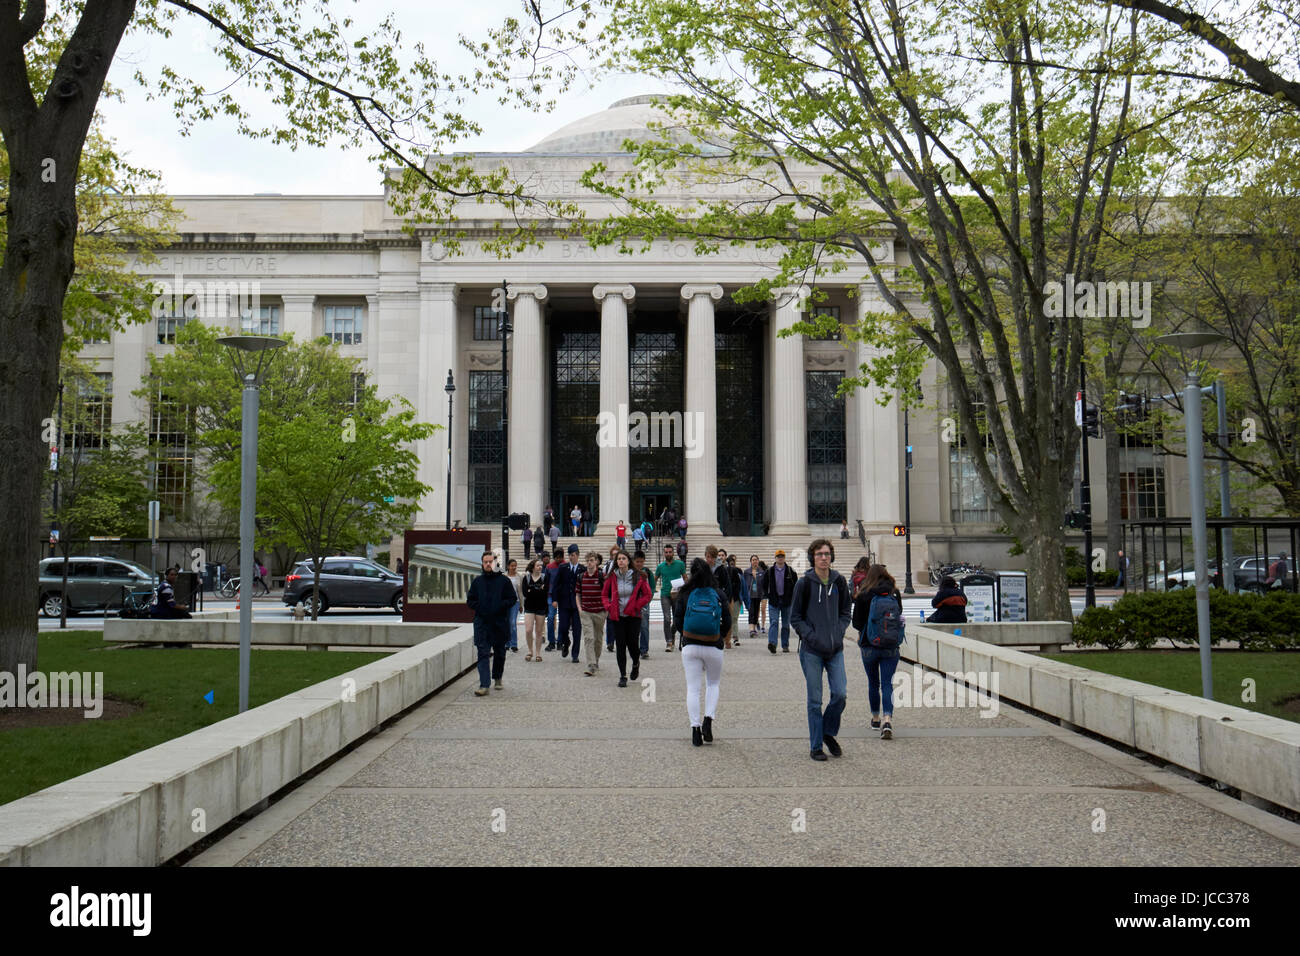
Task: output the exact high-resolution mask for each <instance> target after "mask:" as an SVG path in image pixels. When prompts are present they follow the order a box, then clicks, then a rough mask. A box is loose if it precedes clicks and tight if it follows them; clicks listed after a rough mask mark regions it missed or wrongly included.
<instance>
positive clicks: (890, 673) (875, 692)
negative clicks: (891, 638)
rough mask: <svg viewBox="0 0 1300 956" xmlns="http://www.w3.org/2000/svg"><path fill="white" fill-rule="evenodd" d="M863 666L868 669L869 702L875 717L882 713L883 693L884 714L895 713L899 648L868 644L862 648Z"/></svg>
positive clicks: (891, 714) (887, 715) (890, 714)
mask: <svg viewBox="0 0 1300 956" xmlns="http://www.w3.org/2000/svg"><path fill="white" fill-rule="evenodd" d="M862 666H863V667H865V668H866V669H867V702H868V703H870V704H871V714H872V716H873V717H874V716H875V715H876V714H879V713H881V709H880V706H881V701H880V695H881V694H882V693H883V694H884V696H885V700H884V708H885V709H884V715H885V716H886V717H892V716H893V715H894V671H896V670H898V648H897V647H891V648H889V649H888V650H885V649H883V648H879V647H871V646H869V645H868V646H867V647H864V648H862Z"/></svg>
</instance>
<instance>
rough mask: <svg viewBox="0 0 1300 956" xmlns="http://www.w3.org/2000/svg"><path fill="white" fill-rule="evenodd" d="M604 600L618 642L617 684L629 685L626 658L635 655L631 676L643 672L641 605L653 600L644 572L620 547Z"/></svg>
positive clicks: (604, 593) (606, 580)
mask: <svg viewBox="0 0 1300 956" xmlns="http://www.w3.org/2000/svg"><path fill="white" fill-rule="evenodd" d="M600 597H601V604H602V605H603V606H604V608H605V613H606V614H608V615H609V620H610V621H612V622H613V624H614V640H615V642H616V643H617V646H618V686H619V687H626V686H627V659H628V656H629V655H631V657H632V679H633V680H636V679H637V677H638V676H639V674H640V672H641V652H640V647H641V609H642V608H643V607H645V606H646V605H647V604H649V603H650V582H649V581H647V580H646V576H645V572H643V571H636V570H635V569H633V567H632V559H631V558H630V557H628V554H627V552H626V551H622V550H620V551H619V552H618V554H616V555H615V556H614V573H613V574H611V575H609V577H607V578H605V586H604V588H603V589H602V590H601V595H600Z"/></svg>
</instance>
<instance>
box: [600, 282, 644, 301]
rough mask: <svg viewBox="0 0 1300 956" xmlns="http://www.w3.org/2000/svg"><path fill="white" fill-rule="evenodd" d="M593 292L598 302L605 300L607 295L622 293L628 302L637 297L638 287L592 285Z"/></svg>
mask: <svg viewBox="0 0 1300 956" xmlns="http://www.w3.org/2000/svg"><path fill="white" fill-rule="evenodd" d="M591 294H592V295H593V296H595V297H596V301H597V302H603V301H604V299H605V296H607V295H621V296H622V297H623V298H624V299H626V300H627V301H628V302H631V301H632V300H633V299H635V298H636V287H635V286H632V285H597V286H592V289H591Z"/></svg>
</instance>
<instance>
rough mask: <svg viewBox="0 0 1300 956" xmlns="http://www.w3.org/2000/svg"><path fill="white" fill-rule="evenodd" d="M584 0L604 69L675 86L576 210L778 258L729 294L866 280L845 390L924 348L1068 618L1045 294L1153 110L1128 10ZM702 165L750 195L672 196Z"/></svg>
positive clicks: (1056, 326)
mask: <svg viewBox="0 0 1300 956" xmlns="http://www.w3.org/2000/svg"><path fill="white" fill-rule="evenodd" d="M599 8H600V12H601V14H602V16H603V18H604V19H603V20H602V22H601V26H600V33H599V37H598V39H597V40H596V41H595V43H596V44H597V46H598V49H599V51H600V54H601V55H603V56H604V57H605V63H606V65H607V66H609V67H610V68H612V69H616V70H622V71H628V72H635V73H640V74H649V75H650V76H654V77H660V78H662V79H664V80H666V81H668V82H669V83H670V84H671V85H672V86H673V87H674V88H675V89H679V90H682V91H683V92H682V93H680V94H674V95H670V96H666V97H665V103H666V104H667V106H668V107H669V109H670V110H671V120H669V121H667V122H666V123H665V124H664V128H663V129H662V130H661V135H659V136H658V137H657V139H656V141H654V142H650V143H642V144H635V150H636V152H635V156H634V163H633V165H632V168H631V169H627V168H624V167H622V166H618V167H612V166H604V165H599V164H598V165H597V166H596V167H595V168H593V169H592V170H591V171H589V173H588V174H587V176H586V178H585V182H586V183H587V184H588V185H589V186H590V187H591V188H593V189H596V190H598V191H600V192H602V193H604V194H606V195H608V196H609V197H611V198H612V199H614V200H615V201H616V202H617V203H618V205H619V211H618V213H617V214H615V215H614V216H612V217H610V218H608V219H605V220H603V221H601V222H598V223H597V222H593V223H591V224H590V225H589V226H588V227H587V228H588V233H589V235H590V237H591V240H592V242H593V243H598V244H599V243H611V244H619V245H621V246H623V247H627V248H630V247H633V246H635V245H636V244H638V243H643V242H647V241H649V240H651V239H655V238H658V237H661V236H670V237H677V236H680V237H687V238H693V239H695V240H696V248H697V250H698V251H700V252H704V253H708V252H712V251H715V250H717V249H719V248H720V247H721V246H722V245H725V244H728V243H752V244H754V245H757V246H760V247H771V248H774V249H777V250H779V251H780V253H781V256H782V258H781V269H780V273H779V274H778V275H775V276H773V277H772V279H771V280H770V281H764V282H760V283H757V284H756V285H755V286H754V287H752V288H751V289H749V290H745V292H744V293H743V294H742V295H739V296H737V298H751V299H756V298H765V297H767V296H768V295H769V293H770V289H771V288H772V287H773V286H778V285H794V284H797V283H799V282H803V281H806V282H810V283H811V284H813V285H814V286H815V285H816V283H817V282H818V281H822V280H824V279H825V278H827V277H829V276H832V275H834V274H836V273H841V274H842V273H843V272H844V270H849V271H850V275H849V276H845V277H844V278H849V279H850V283H851V284H852V279H858V280H859V281H861V282H863V283H865V284H868V285H870V286H874V289H875V291H876V293H878V295H879V296H880V298H881V299H882V300H883V306H884V307H883V309H881V310H880V311H872V312H870V313H869V314H867V316H866V318H865V321H864V322H863V323H862V324H861V325H860V326H859V327H857V328H856V329H854V330H852V332H851V333H850V336H849V337H850V338H851V339H853V340H856V341H862V340H865V341H866V342H868V343H869V344H870V345H871V346H873V347H874V348H875V349H877V355H878V357H877V358H875V359H873V360H871V361H868V362H867V363H865V364H864V365H863V366H862V367H861V368H860V370H859V371H860V374H859V375H857V376H855V377H852V378H849V379H847V380H846V382H845V388H846V389H853V388H860V387H862V386H864V385H866V384H868V383H871V384H874V385H877V386H879V387H881V388H883V389H885V390H886V391H887V392H890V393H897V392H903V391H905V390H907V389H909V388H910V387H911V384H912V383H913V382H914V381H915V380H916V378H917V375H918V371H919V368H920V366H921V364H922V362H923V361H924V360H925V358H926V356H927V355H928V356H929V357H931V358H932V359H933V360H935V361H937V363H938V365H939V366H940V368H941V370H942V373H943V375H944V377H945V379H946V386H947V390H948V392H949V394H950V396H951V402H952V407H953V411H954V413H955V417H956V418H957V419H958V421H959V423H960V427H961V430H962V433H963V434H966V435H976V434H981V435H986V436H987V443H973V444H975V445H980V444H984V445H985V447H984V449H983V450H981V449H975V450H974V453H973V454H972V463H973V465H974V467H975V469H976V472H977V474H978V476H979V479H980V481H981V483H982V484H983V486H984V488H985V489H986V491H987V493H988V496H989V499H990V501H991V502H992V504H993V506H994V508H995V510H996V511H997V514H998V516H999V518H1000V519H1001V521H1002V522H1003V523H1004V524H1005V525H1006V526H1007V527H1008V528H1009V529H1010V530H1011V532H1012V533H1013V534H1014V535H1015V536H1016V537H1018V538H1019V539H1020V541H1021V542H1022V543H1023V544H1024V547H1025V550H1026V553H1027V555H1028V558H1029V562H1030V565H1031V566H1032V567H1033V568H1034V569H1035V572H1036V573H1035V575H1034V577H1033V579H1032V583H1031V587H1032V588H1033V590H1034V597H1033V601H1034V603H1035V606H1036V607H1038V608H1040V609H1041V612H1042V613H1043V614H1044V615H1045V616H1049V617H1061V618H1068V616H1069V614H1070V608H1069V601H1068V592H1067V589H1066V577H1065V567H1064V561H1063V556H1062V542H1063V528H1062V524H1063V516H1064V514H1065V512H1066V510H1067V509H1068V505H1069V499H1070V493H1071V490H1072V485H1073V478H1074V468H1075V463H1076V460H1077V457H1076V456H1077V453H1078V447H1079V432H1078V429H1077V428H1076V427H1075V426H1074V424H1073V401H1074V393H1075V391H1076V390H1077V388H1078V382H1079V368H1080V362H1081V361H1082V357H1083V354H1084V327H1083V323H1082V322H1081V321H1079V320H1077V319H1071V318H1069V317H1066V316H1062V315H1060V314H1059V313H1058V314H1057V315H1052V314H1050V313H1051V308H1052V303H1051V302H1050V291H1049V288H1048V283H1049V282H1053V281H1055V282H1060V281H1062V280H1063V278H1064V277H1065V276H1067V275H1072V276H1073V277H1074V278H1075V280H1077V281H1082V282H1086V281H1092V280H1093V279H1094V275H1095V271H1096V268H1097V265H1098V261H1099V258H1100V256H1101V252H1102V250H1103V248H1104V247H1105V246H1106V245H1107V243H1109V242H1110V241H1111V238H1110V227H1111V225H1112V223H1113V212H1112V210H1111V208H1110V202H1111V199H1112V196H1113V190H1114V185H1115V177H1116V170H1117V167H1118V166H1119V165H1120V164H1121V163H1122V162H1128V161H1137V157H1138V156H1140V154H1141V153H1142V151H1143V150H1144V148H1145V147H1144V142H1143V140H1142V138H1141V136H1140V135H1139V134H1140V133H1141V132H1142V131H1143V130H1144V129H1146V128H1147V127H1148V126H1149V125H1150V124H1151V123H1152V122H1153V121H1154V120H1153V119H1152V116H1151V108H1150V104H1149V99H1150V96H1149V95H1148V92H1147V87H1148V86H1151V85H1154V83H1155V81H1154V80H1144V79H1141V78H1139V77H1137V73H1138V68H1139V67H1140V66H1142V65H1143V64H1144V63H1146V62H1147V59H1148V53H1147V51H1146V50H1145V48H1144V47H1143V46H1142V45H1141V44H1140V43H1139V42H1138V38H1137V37H1136V35H1135V31H1134V30H1133V29H1132V23H1131V21H1130V22H1129V23H1128V24H1126V27H1127V29H1126V31H1125V33H1124V34H1123V35H1118V34H1115V33H1112V32H1107V31H1105V30H1103V29H1102V23H1103V19H1102V17H1103V16H1104V15H1099V13H1098V11H1097V9H1096V8H1095V7H1092V6H1090V5H1088V4H1082V3H1068V4H1066V5H1065V6H1063V7H1062V6H1059V5H1058V6H1056V7H1052V8H1039V7H1033V6H1030V5H1025V4H1023V3H1018V2H1009V0H984V2H980V3H976V4H974V5H970V4H966V3H957V2H954V0H922V2H919V3H912V4H907V5H906V6H904V5H901V4H898V3H895V2H893V0H886V2H884V3H881V4H870V5H867V4H861V3H857V2H852V0H726V2H723V0H716V2H701V3H693V4H682V3H673V2H660V0H632V2H626V3H624V2H619V3H613V2H609V3H603V4H600V5H599ZM1084 62H1086V63H1088V64H1090V65H1091V66H1092V67H1093V68H1092V69H1090V70H1088V71H1079V70H1068V69H1066V70H1063V69H1061V68H1059V66H1058V64H1061V63H1067V64H1079V63H1084ZM630 145H631V144H630ZM701 182H703V183H724V184H732V185H733V186H739V187H742V188H743V189H744V191H745V192H744V194H743V195H742V196H741V198H739V199H732V200H719V199H718V198H716V196H717V193H716V192H715V193H714V194H713V195H709V194H708V193H707V192H702V193H697V194H696V195H697V196H698V197H699V198H687V199H683V198H682V189H681V188H680V187H681V186H682V185H683V184H686V185H690V184H695V183H701ZM728 191H730V190H728ZM894 248H898V249H900V250H901V251H900V255H899V256H898V261H897V262H895V261H893V257H892V256H891V255H890V254H889V253H891V252H892V250H893V249H894ZM839 281H843V279H841V280H839ZM814 295H816V292H814ZM832 321H833V320H829V319H828V320H826V321H825V322H824V323H816V322H804V323H799V324H797V325H795V326H794V328H793V329H790V330H784V331H783V334H799V333H807V334H817V333H819V332H820V331H822V330H823V329H822V326H823V325H826V324H829V323H830V322H832ZM918 344H919V345H920V346H922V348H920V349H918V348H917V345H918Z"/></svg>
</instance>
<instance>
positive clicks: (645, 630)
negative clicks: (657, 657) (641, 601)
mask: <svg viewBox="0 0 1300 956" xmlns="http://www.w3.org/2000/svg"><path fill="white" fill-rule="evenodd" d="M649 653H650V605H649V604H647V605H646V606H645V607H643V608H642V609H641V656H642V657H645V656H646V655H647V654H649Z"/></svg>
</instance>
